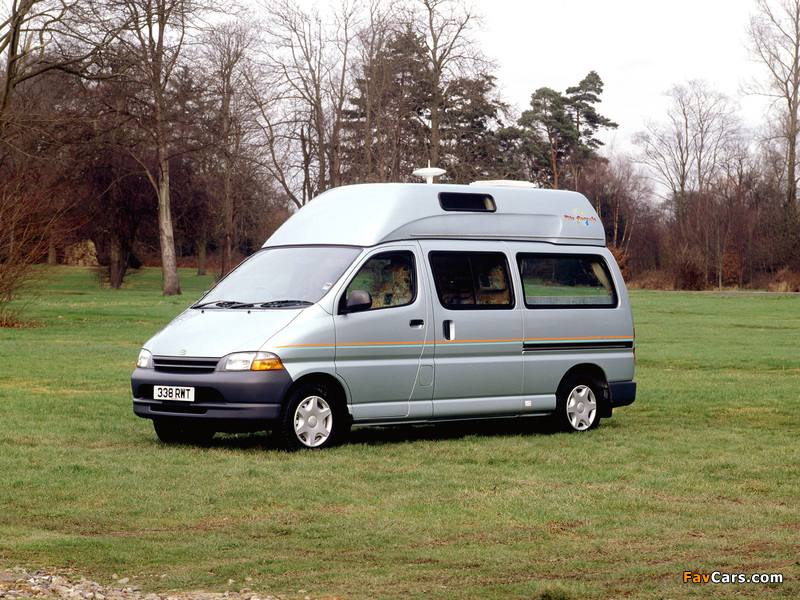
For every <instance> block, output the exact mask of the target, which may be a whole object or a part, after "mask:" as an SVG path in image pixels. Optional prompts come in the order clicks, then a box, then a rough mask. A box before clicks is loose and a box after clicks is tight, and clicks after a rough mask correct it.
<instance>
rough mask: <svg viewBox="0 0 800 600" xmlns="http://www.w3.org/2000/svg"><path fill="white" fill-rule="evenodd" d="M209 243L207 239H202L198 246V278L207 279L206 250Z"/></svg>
mask: <svg viewBox="0 0 800 600" xmlns="http://www.w3.org/2000/svg"><path fill="white" fill-rule="evenodd" d="M207 248H208V243H207V242H206V239H205V238H203V239H201V240H200V241H199V242H198V244H197V276H198V277H205V275H206V250H207Z"/></svg>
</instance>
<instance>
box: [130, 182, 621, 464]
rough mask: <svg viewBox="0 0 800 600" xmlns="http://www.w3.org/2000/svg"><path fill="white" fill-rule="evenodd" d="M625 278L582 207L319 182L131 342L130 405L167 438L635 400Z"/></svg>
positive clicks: (327, 429) (577, 426) (607, 408)
mask: <svg viewBox="0 0 800 600" xmlns="http://www.w3.org/2000/svg"><path fill="white" fill-rule="evenodd" d="M634 347H635V339H634V327H633V318H632V315H631V307H630V303H629V300H628V294H627V291H626V289H625V283H624V282H623V280H622V276H621V275H620V271H619V268H618V267H617V264H616V262H615V260H614V258H613V256H612V255H611V253H610V252H609V251H608V249H607V248H606V246H605V233H604V230H603V226H602V224H601V223H600V220H599V218H598V216H597V213H596V212H595V211H594V209H593V208H592V206H591V205H590V204H589V202H588V201H587V200H586V198H585V197H584V196H582V195H580V194H577V193H573V192H566V191H552V190H542V189H533V188H528V187H517V186H509V185H505V184H502V182H498V183H495V184H491V183H487V184H483V185H470V186H463V185H439V184H434V185H425V184H365V185H355V186H346V187H341V188H336V189H332V190H330V191H327V192H325V193H323V194H321V195H320V196H318V197H317V198H316V199H314V200H312V201H311V202H309V203H308V204H307V205H306V206H304V207H303V208H302V209H301V210H299V211H298V212H297V213H296V214H294V215H293V216H292V217H291V218H290V219H289V220H288V221H287V222H286V223H285V224H284V225H283V226H281V227H280V229H278V230H277V231H276V232H275V234H274V235H272V237H270V239H269V240H267V242H266V243H265V244H264V246H263V248H262V249H261V250H260V251H258V252H256V253H255V254H253V255H252V256H250V257H249V258H248V259H247V260H245V261H243V262H242V263H241V264H240V265H239V266H238V267H237V268H236V269H234V270H233V271H232V272H231V273H230V274H229V275H228V276H227V277H225V278H223V279H222V280H221V281H220V282H219V283H218V284H217V285H216V286H214V287H213V288H212V289H211V290H210V291H209V292H207V293H206V294H205V295H204V296H203V297H202V298H201V299H200V300H199V301H198V302H196V303H195V304H193V305H192V306H191V307H189V308H188V309H187V310H186V311H184V312H183V313H182V314H180V315H179V316H178V317H176V318H175V319H174V320H173V321H172V322H171V323H169V325H167V326H166V327H165V328H164V329H163V330H162V331H160V332H159V333H158V334H156V335H155V336H154V337H152V338H151V339H150V340H148V341H147V343H145V345H144V347H143V348H142V350H141V353H140V354H139V358H138V361H137V366H136V370H135V371H134V372H133V375H132V376H131V386H132V389H133V397H134V398H133V409H134V412H135V413H136V414H137V415H139V416H140V417H144V418H147V419H152V421H153V425H154V427H155V431H156V433H157V435H158V437H159V438H160V439H161V440H163V441H165V442H189V441H203V440H208V439H210V438H211V436H213V435H214V433H215V432H217V431H229V432H246V431H259V430H268V429H271V430H274V431H275V432H276V433H277V434H278V435H280V439H281V441H282V445H283V446H285V447H287V448H290V449H296V448H323V447H326V446H330V445H331V444H334V443H336V442H338V441H340V440H342V439H344V438H345V437H346V434H347V433H348V431H349V430H350V428H351V426H359V425H387V424H399V423H431V422H437V421H452V420H458V419H488V418H495V417H510V418H516V417H527V416H549V417H551V418H553V419H555V420H557V421H558V422H559V423H560V424H561V426H562V427H563V428H564V429H566V430H568V431H586V430H589V429H591V428H593V427H595V426H596V425H597V424H598V422H599V420H600V418H602V417H610V416H611V413H612V410H613V409H615V408H617V407H620V406H624V405H628V404H631V403H632V402H633V401H634V398H635V396H636V383H635V382H634V380H633V373H634Z"/></svg>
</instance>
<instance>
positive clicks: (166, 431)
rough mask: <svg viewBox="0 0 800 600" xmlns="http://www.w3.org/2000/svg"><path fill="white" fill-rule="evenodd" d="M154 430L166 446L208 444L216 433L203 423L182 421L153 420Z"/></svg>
mask: <svg viewBox="0 0 800 600" xmlns="http://www.w3.org/2000/svg"><path fill="white" fill-rule="evenodd" d="M153 428H154V429H155V430H156V435H157V436H158V439H160V440H161V441H162V442H164V443H165V444H207V443H208V442H210V441H211V438H213V437H214V433H215V432H214V430H213V429H210V428H209V427H208V426H205V425H203V424H202V423H192V422H187V421H182V420H180V419H153Z"/></svg>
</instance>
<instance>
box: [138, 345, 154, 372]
mask: <svg viewBox="0 0 800 600" xmlns="http://www.w3.org/2000/svg"><path fill="white" fill-rule="evenodd" d="M136 366H137V367H139V368H140V369H152V368H153V353H152V352H150V350H145V349H144V348H142V350H141V351H140V352H139V358H137V359H136Z"/></svg>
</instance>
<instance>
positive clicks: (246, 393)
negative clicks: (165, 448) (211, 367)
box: [131, 368, 292, 429]
mask: <svg viewBox="0 0 800 600" xmlns="http://www.w3.org/2000/svg"><path fill="white" fill-rule="evenodd" d="M156 385H172V386H181V387H193V388H195V401H194V402H179V401H166V400H155V399H154V398H153V386H156ZM291 385H292V378H291V377H290V376H289V374H288V373H287V372H286V371H283V370H281V371H261V372H257V371H242V372H230V371H213V372H211V373H175V372H169V371H159V370H157V369H140V368H137V369H136V370H135V371H134V372H133V374H132V375H131V390H132V391H133V412H134V413H135V414H136V415H138V416H140V417H143V418H145V419H160V418H181V419H202V420H204V421H215V422H217V426H218V427H219V428H221V429H223V428H225V427H226V426H231V427H232V428H237V427H238V428H252V427H250V426H254V425H256V423H261V422H268V421H276V420H277V419H278V418H280V412H281V403H282V402H283V398H284V396H285V395H286V392H287V391H288V389H289V386H291Z"/></svg>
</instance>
